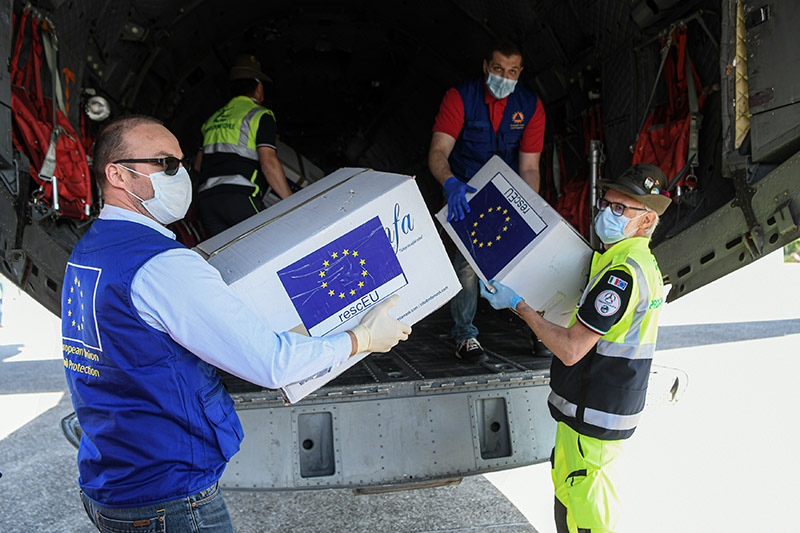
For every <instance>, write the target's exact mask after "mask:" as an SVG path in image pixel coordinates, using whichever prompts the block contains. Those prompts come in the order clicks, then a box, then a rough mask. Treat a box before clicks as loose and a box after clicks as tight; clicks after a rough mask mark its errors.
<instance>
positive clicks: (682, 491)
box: [0, 254, 800, 533]
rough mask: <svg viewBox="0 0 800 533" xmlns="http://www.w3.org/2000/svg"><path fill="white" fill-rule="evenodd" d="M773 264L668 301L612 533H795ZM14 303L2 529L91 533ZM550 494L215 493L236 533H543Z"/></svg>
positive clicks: (42, 356)
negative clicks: (667, 390) (677, 383)
mask: <svg viewBox="0 0 800 533" xmlns="http://www.w3.org/2000/svg"><path fill="white" fill-rule="evenodd" d="M781 259H782V258H781V257H780V254H772V255H770V256H769V257H766V258H764V259H761V260H759V261H757V262H756V263H754V264H752V265H749V266H747V267H745V268H743V269H742V270H740V271H737V272H735V273H733V274H731V275H729V276H727V277H725V278H723V279H722V280H719V281H717V282H714V283H712V284H711V285H709V286H707V287H705V288H702V289H700V290H698V291H696V292H694V293H691V294H689V295H687V296H685V297H683V298H681V299H679V300H678V301H676V302H674V303H670V304H667V305H666V307H665V309H664V311H663V312H662V315H661V320H660V328H659V340H658V350H657V351H656V356H655V359H654V364H655V365H656V366H657V367H658V369H657V373H656V376H662V375H667V376H671V375H672V374H671V373H670V372H673V371H674V372H675V373H677V374H680V375H681V376H682V381H681V387H680V389H681V390H680V395H679V396H680V400H679V401H678V402H667V401H664V398H666V397H667V395H666V394H664V390H663V389H658V388H656V387H654V385H655V383H654V380H653V378H652V377H651V388H650V391H649V395H648V396H649V399H648V403H649V405H648V408H647V410H646V411H645V415H644V417H643V419H642V421H641V423H640V425H639V429H638V430H637V432H636V434H635V435H634V436H633V438H631V439H630V440H629V441H628V443H627V444H626V452H625V455H624V457H623V460H624V464H623V465H622V467H621V468H620V470H621V472H622V477H623V481H624V486H623V487H622V488H621V494H622V495H623V501H624V505H625V512H624V515H623V520H622V523H621V524H620V531H622V532H623V533H624V532H636V533H639V532H643V531H646V532H648V533H662V532H663V533H671V532H674V531H682V532H691V533H694V532H697V533H701V532H702V533H705V532H708V531H726V532H741V533H751V532H753V531H769V532H770V533H775V532H790V531H797V527H796V525H795V523H796V517H795V516H794V515H795V513H794V509H795V508H796V502H797V500H798V498H800V491H799V490H798V489H797V488H796V482H795V480H796V479H798V478H799V477H800V466H798V464H797V462H796V461H794V459H793V458H794V457H795V456H796V447H797V446H796V443H797V442H798V441H800V426H798V425H797V424H796V419H797V415H796V410H797V408H796V405H797V398H796V397H797V385H796V384H797V376H798V375H800V357H798V347H800V318H798V317H800V265H798V264H794V265H792V264H788V265H785V264H783V263H782V261H781ZM10 296H13V290H11V291H7V293H6V301H5V305H4V308H3V310H4V318H5V320H4V324H5V327H4V328H2V329H0V472H2V474H3V477H2V478H0V531H2V532H6V531H9V532H29V531H57V532H60V531H67V532H73V531H74V532H88V531H92V527H91V525H90V523H89V521H88V519H87V518H86V516H85V515H84V513H83V509H82V507H81V504H80V500H79V497H78V491H77V476H78V473H77V467H76V465H75V458H76V452H75V450H74V449H73V448H72V447H71V446H70V445H69V444H68V443H67V441H66V440H65V439H64V438H63V436H62V434H61V430H60V428H59V421H60V420H61V418H62V417H63V416H65V415H66V414H68V413H70V412H71V411H72V408H71V405H70V400H69V395H68V394H66V387H65V382H64V371H63V367H62V366H61V355H60V351H59V348H60V347H59V333H58V332H59V328H58V322H57V320H56V319H55V317H52V316H50V315H49V314H48V313H47V312H45V311H43V310H42V309H41V308H40V307H38V304H33V303H32V302H31V301H29V300H26V297H23V296H20V297H18V298H17V300H16V301H9V297H10ZM673 369H675V370H673ZM656 381H657V380H656ZM667 383H669V381H667ZM552 497H553V496H552V485H551V482H550V479H549V466H548V465H547V464H541V465H534V466H530V467H523V468H516V469H512V470H506V471H502V472H497V473H494V474H487V475H486V476H476V477H472V478H467V479H465V480H464V482H463V483H462V484H461V485H459V486H455V487H443V488H436V489H424V490H416V491H409V492H401V493H394V494H383V495H368V496H363V495H354V494H353V493H352V492H351V491H349V490H329V491H321V492H297V493H288V492H285V493H234V492H228V493H226V500H227V501H228V504H229V507H230V509H231V513H232V515H233V521H234V524H235V525H236V527H237V530H238V531H240V532H259V531H290V532H294V531H298V532H316V531H348V532H351V531H352V532H360V531H364V532H384V531H385V532H406V531H409V532H428V531H489V532H492V531H503V532H517V531H520V532H533V531H538V532H539V533H551V532H554V530H555V528H554V526H553V520H552V501H553V500H552Z"/></svg>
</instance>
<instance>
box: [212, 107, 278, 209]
mask: <svg viewBox="0 0 800 533" xmlns="http://www.w3.org/2000/svg"><path fill="white" fill-rule="evenodd" d="M267 114H269V115H271V116H272V118H273V119H274V118H275V115H274V114H273V113H272V111H270V110H269V109H266V108H264V107H261V106H260V105H258V104H257V103H255V102H254V101H253V99H252V98H250V97H249V96H236V97H234V98H232V99H231V100H230V101H229V102H228V103H227V104H225V106H224V107H222V108H221V109H219V110H218V111H217V112H216V113H214V114H213V115H211V117H210V118H209V119H208V120H207V121H206V122H205V124H203V127H202V128H201V132H202V133H203V157H204V159H207V158H209V157H214V156H215V155H217V154H231V155H234V156H238V157H240V158H242V159H244V160H245V161H246V162H247V163H249V164H248V165H247V166H246V168H252V171H251V172H249V173H248V175H245V176H243V177H244V178H245V180H247V181H249V182H250V183H252V184H253V185H254V186H255V187H256V190H255V191H254V192H253V196H258V194H259V192H260V190H261V187H262V186H263V185H264V184H263V183H262V184H261V185H259V184H258V183H257V182H256V180H257V179H258V177H259V175H258V172H259V169H260V165H259V160H258V146H257V144H256V134H257V132H258V127H259V124H260V123H261V119H262V118H263V117H264V115H267ZM204 165H205V163H204ZM223 174H225V175H224V176H213V175H211V176H209V175H206V176H205V177H206V178H208V181H211V180H212V179H214V178H217V179H216V182H215V183H214V184H224V183H238V180H236V179H235V178H236V177H235V176H227V174H231V172H230V171H228V172H225V173H223ZM222 178H225V179H222ZM258 181H259V182H263V181H264V180H263V179H260V180H258ZM208 187H209V185H205V186H204V187H203V188H208Z"/></svg>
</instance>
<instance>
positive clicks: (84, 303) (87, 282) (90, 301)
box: [61, 263, 102, 350]
mask: <svg viewBox="0 0 800 533" xmlns="http://www.w3.org/2000/svg"><path fill="white" fill-rule="evenodd" d="M100 273H101V270H100V269H99V268H93V267H85V266H82V265H77V264H75V263H67V270H66V275H65V277H64V280H65V281H64V283H67V284H69V292H68V293H67V295H66V301H65V302H64V303H65V305H64V308H63V309H62V310H61V313H62V316H63V315H64V314H66V315H67V316H66V318H67V320H62V321H61V324H62V327H61V333H62V336H63V337H64V339H65V340H70V341H75V342H77V343H79V344H81V345H83V346H84V347H86V348H94V349H96V350H102V347H101V346H100V337H99V336H98V334H97V318H96V317H95V314H94V300H95V292H96V290H97V281H98V280H99V279H100Z"/></svg>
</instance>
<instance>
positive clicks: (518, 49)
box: [486, 37, 525, 63]
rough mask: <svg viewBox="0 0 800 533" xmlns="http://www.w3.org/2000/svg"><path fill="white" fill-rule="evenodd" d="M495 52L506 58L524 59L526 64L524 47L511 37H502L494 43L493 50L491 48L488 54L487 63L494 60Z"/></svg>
mask: <svg viewBox="0 0 800 533" xmlns="http://www.w3.org/2000/svg"><path fill="white" fill-rule="evenodd" d="M495 52H500V53H501V54H503V55H504V56H506V57H510V56H520V57H522V59H523V63H524V62H525V54H523V53H522V46H521V45H520V44H519V43H518V42H517V41H515V40H514V39H512V38H511V37H501V38H499V39H497V40H496V41H495V42H494V43H492V46H491V48H489V50H488V51H487V53H486V62H487V63H488V62H489V61H491V60H492V56H494V53H495Z"/></svg>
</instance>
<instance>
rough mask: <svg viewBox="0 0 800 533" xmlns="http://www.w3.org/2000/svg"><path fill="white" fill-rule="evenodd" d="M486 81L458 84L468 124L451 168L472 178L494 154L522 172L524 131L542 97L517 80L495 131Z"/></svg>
mask: <svg viewBox="0 0 800 533" xmlns="http://www.w3.org/2000/svg"><path fill="white" fill-rule="evenodd" d="M485 88H486V83H485V82H484V80H483V77H479V78H475V79H473V80H469V81H466V82H464V83H462V84H461V85H458V86H457V87H456V90H457V91H458V93H459V94H460V95H461V101H462V102H463V103H464V127H463V129H462V130H461V133H460V134H459V136H458V139H456V144H455V146H454V147H453V151H452V152H451V153H450V159H449V161H450V170H452V171H453V174H454V175H455V176H457V177H458V178H460V179H462V180H464V181H468V180H469V179H470V178H472V176H474V175H475V173H476V172H478V170H480V168H481V167H482V166H483V165H485V164H486V162H487V161H488V160H489V159H490V158H491V157H492V156H493V155H499V156H500V157H501V158H503V161H505V162H506V163H507V164H508V165H509V166H510V167H511V168H513V169H514V172H517V173H519V143H520V140H521V139H522V131H523V130H524V129H525V126H526V125H527V124H528V122H529V121H530V120H531V119H532V118H533V114H534V113H535V112H536V105H537V104H538V101H539V100H538V98H536V95H535V94H533V93H532V92H531V91H529V90H528V89H526V88H525V87H523V86H522V85H521V84H519V83H517V86H516V88H515V89H514V92H513V93H511V94H510V95H509V96H508V102H507V103H506V110H505V112H504V113H503V120H502V122H500V126H499V127H498V128H497V133H495V131H494V128H493V127H492V120H491V117H490V116H489V106H488V105H486V100H485V98H484V95H485V90H486V89H485Z"/></svg>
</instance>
